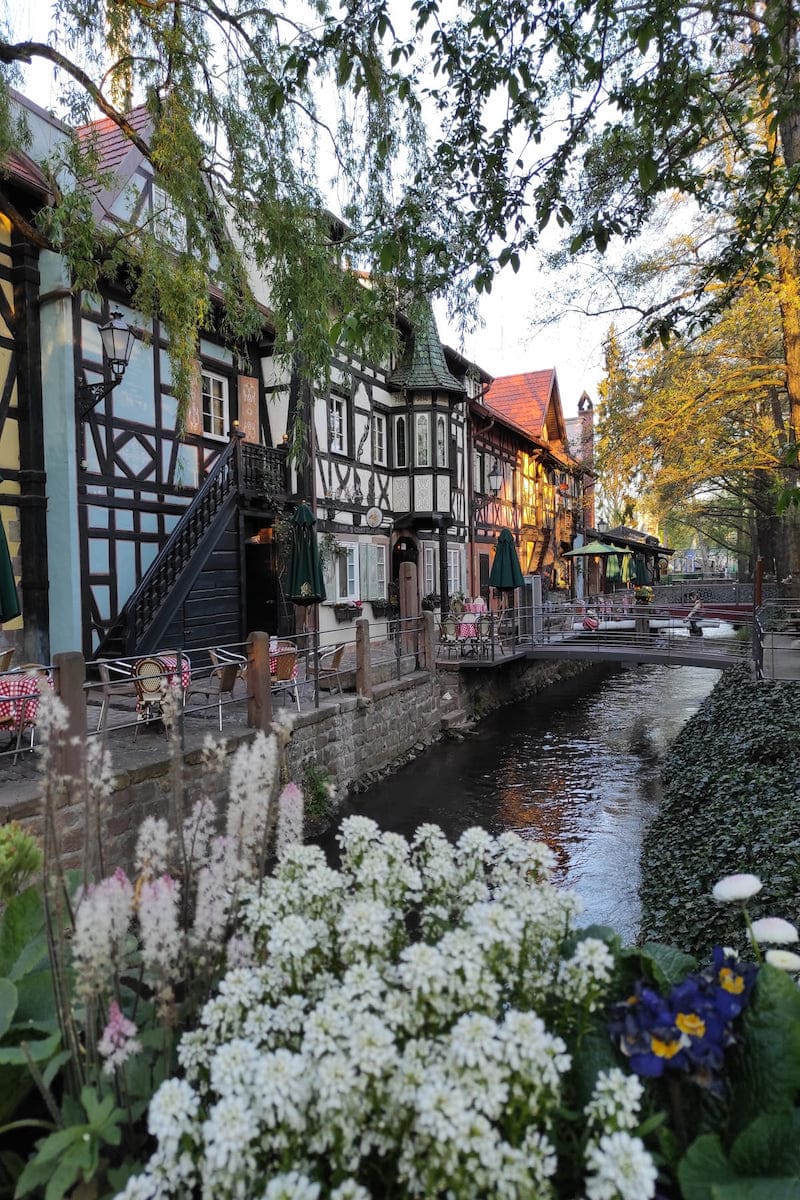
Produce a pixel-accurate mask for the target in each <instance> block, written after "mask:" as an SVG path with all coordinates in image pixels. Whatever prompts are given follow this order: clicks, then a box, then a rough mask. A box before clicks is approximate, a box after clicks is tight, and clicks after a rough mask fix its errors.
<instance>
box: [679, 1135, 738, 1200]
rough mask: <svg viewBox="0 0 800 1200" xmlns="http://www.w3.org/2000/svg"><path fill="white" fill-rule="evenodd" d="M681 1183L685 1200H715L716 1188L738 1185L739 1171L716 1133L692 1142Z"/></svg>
mask: <svg viewBox="0 0 800 1200" xmlns="http://www.w3.org/2000/svg"><path fill="white" fill-rule="evenodd" d="M678 1180H679V1181H680V1185H681V1195H682V1196H683V1200H714V1193H713V1191H712V1187H713V1186H714V1185H716V1184H719V1183H734V1182H736V1172H735V1171H734V1169H733V1167H732V1166H731V1164H730V1163H729V1162H728V1160H727V1158H726V1157H725V1152H724V1151H723V1149H722V1143H721V1142H720V1140H719V1138H718V1137H717V1135H716V1134H710V1133H707V1134H704V1135H703V1137H699V1138H697V1140H696V1141H694V1142H692V1144H691V1146H690V1147H689V1149H688V1150H687V1151H686V1154H685V1155H684V1157H683V1159H682V1160H681V1162H680V1164H679V1166H678Z"/></svg>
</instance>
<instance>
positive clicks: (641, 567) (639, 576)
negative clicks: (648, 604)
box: [633, 554, 650, 586]
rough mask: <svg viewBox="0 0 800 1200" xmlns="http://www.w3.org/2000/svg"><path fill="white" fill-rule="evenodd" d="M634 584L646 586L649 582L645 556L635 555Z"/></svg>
mask: <svg viewBox="0 0 800 1200" xmlns="http://www.w3.org/2000/svg"><path fill="white" fill-rule="evenodd" d="M633 582H634V583H635V584H639V585H642V586H646V585H647V584H648V583H649V582H650V579H649V576H648V574H647V563H646V562H645V561H644V555H642V554H635V555H634V556H633Z"/></svg>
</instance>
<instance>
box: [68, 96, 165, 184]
mask: <svg viewBox="0 0 800 1200" xmlns="http://www.w3.org/2000/svg"><path fill="white" fill-rule="evenodd" d="M125 119H126V121H127V122H128V124H129V125H131V126H132V127H133V129H135V130H136V132H137V133H141V134H144V135H145V136H147V135H148V134H149V132H150V128H151V124H152V117H151V116H150V113H149V112H148V111H147V108H146V106H145V105H144V104H140V105H139V106H138V107H137V108H134V109H131V111H130V112H129V113H126V114H125ZM77 133H78V137H79V138H81V139H82V140H83V141H88V140H89V139H92V140H93V141H94V143H95V146H96V148H97V153H98V156H99V159H98V168H97V169H98V173H99V174H100V173H102V172H104V171H113V170H114V169H115V167H118V166H119V164H120V163H121V162H122V160H123V159H124V158H125V156H126V154H127V153H128V151H129V150H130V149H131V142H130V140H129V139H128V138H127V137H126V136H125V134H124V133H123V132H122V130H121V129H120V127H119V125H117V123H116V121H112V120H111V118H110V117H103V118H102V119H101V120H99V121H92V123H91V124H90V125H82V126H81V127H80V129H78V131H77Z"/></svg>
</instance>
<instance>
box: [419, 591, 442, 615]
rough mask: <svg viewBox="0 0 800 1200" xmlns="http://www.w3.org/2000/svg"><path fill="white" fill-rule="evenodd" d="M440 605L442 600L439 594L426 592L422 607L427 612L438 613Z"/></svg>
mask: <svg viewBox="0 0 800 1200" xmlns="http://www.w3.org/2000/svg"><path fill="white" fill-rule="evenodd" d="M440 603H441V598H440V596H439V593H438V592H426V594H425V595H424V596H423V597H422V607H423V608H424V609H425V610H426V612H436V610H437V608H438V607H439V604H440Z"/></svg>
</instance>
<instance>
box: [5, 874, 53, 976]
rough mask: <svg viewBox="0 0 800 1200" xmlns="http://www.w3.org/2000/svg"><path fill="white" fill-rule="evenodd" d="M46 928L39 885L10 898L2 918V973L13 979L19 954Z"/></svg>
mask: <svg viewBox="0 0 800 1200" xmlns="http://www.w3.org/2000/svg"><path fill="white" fill-rule="evenodd" d="M43 929H44V909H43V907H42V897H41V892H40V891H39V889H38V888H36V887H29V888H26V889H25V891H24V892H21V893H20V894H19V896H15V897H14V899H13V900H11V901H9V903H8V904H7V905H6V908H5V911H4V913H3V916H2V919H1V920H0V975H5V976H7V977H8V978H13V976H14V970H15V967H16V964H17V962H18V960H19V959H20V956H21V955H22V954H23V953H24V952H25V950H26V947H27V946H28V944H29V943H30V942H32V941H35V940H36V939H37V937H38V936H39V935H40V934H41V933H42V931H43Z"/></svg>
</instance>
